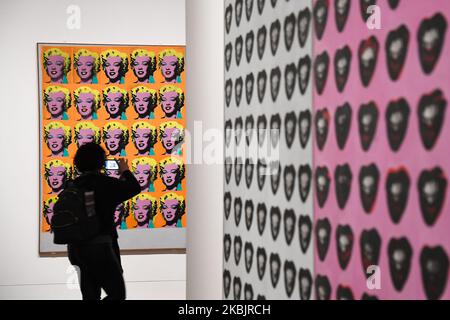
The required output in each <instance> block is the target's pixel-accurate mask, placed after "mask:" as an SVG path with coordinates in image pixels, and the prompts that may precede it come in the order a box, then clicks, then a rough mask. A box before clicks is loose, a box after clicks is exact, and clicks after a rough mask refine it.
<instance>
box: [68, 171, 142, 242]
mask: <svg viewBox="0 0 450 320" xmlns="http://www.w3.org/2000/svg"><path fill="white" fill-rule="evenodd" d="M75 183H76V184H78V183H80V184H82V185H83V186H84V187H87V188H89V189H92V190H94V195H95V196H94V197H95V211H96V213H97V216H98V217H99V221H100V233H101V234H105V235H112V236H113V237H116V238H117V230H116V228H115V226H114V211H115V210H116V207H117V206H118V205H119V204H121V203H122V202H124V201H126V200H128V199H131V198H132V197H134V196H135V195H137V194H139V193H140V192H141V187H140V186H139V182H138V181H137V180H136V178H135V177H134V175H133V174H132V173H131V172H130V171H129V170H127V171H124V172H123V173H122V176H121V177H120V179H116V178H112V177H108V176H105V175H102V174H99V173H97V174H95V173H90V174H85V175H82V176H81V177H78V178H77V179H75Z"/></svg>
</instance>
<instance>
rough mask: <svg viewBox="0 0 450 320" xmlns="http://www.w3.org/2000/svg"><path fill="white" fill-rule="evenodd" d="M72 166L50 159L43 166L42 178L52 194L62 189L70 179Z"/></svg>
mask: <svg viewBox="0 0 450 320" xmlns="http://www.w3.org/2000/svg"><path fill="white" fill-rule="evenodd" d="M72 172H73V170H72V166H71V165H70V164H68V163H66V162H64V161H61V160H59V159H52V160H50V161H48V162H46V163H45V165H44V177H45V179H46V180H47V184H48V186H49V187H50V188H51V189H52V192H53V193H58V192H59V191H61V190H62V189H63V188H64V185H65V183H66V181H67V180H68V179H70V178H71V177H72Z"/></svg>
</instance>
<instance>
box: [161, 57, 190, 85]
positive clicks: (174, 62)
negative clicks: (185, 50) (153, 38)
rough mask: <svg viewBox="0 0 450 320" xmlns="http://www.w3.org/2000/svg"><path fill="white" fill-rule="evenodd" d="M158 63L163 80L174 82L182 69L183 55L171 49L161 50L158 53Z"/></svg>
mask: <svg viewBox="0 0 450 320" xmlns="http://www.w3.org/2000/svg"><path fill="white" fill-rule="evenodd" d="M158 65H159V68H160V70H161V74H162V75H163V77H164V82H166V83H172V82H176V81H177V77H178V76H180V75H181V73H182V72H183V71H184V56H183V54H182V53H180V52H177V51H175V50H173V49H166V50H163V51H161V52H160V53H159V56H158Z"/></svg>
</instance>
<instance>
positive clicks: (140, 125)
mask: <svg viewBox="0 0 450 320" xmlns="http://www.w3.org/2000/svg"><path fill="white" fill-rule="evenodd" d="M137 129H150V145H151V146H153V145H154V144H155V143H156V141H157V132H156V127H154V126H152V125H151V124H149V123H148V122H146V121H138V122H135V123H133V125H132V126H131V138H132V139H133V142H134V141H135V137H134V136H135V135H136V131H137Z"/></svg>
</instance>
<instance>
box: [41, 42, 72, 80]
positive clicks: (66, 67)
mask: <svg viewBox="0 0 450 320" xmlns="http://www.w3.org/2000/svg"><path fill="white" fill-rule="evenodd" d="M50 56H61V57H63V58H64V74H67V73H69V71H70V55H69V54H68V53H67V52H64V51H62V50H61V49H59V48H50V49H48V50H45V51H44V67H46V68H47V66H48V59H49V58H50Z"/></svg>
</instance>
